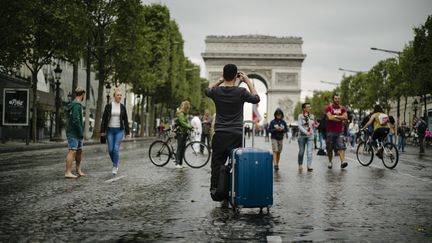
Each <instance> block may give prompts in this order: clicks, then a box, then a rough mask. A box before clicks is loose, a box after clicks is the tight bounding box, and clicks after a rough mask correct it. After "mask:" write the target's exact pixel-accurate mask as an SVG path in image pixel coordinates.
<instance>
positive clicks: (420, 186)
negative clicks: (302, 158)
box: [0, 137, 432, 242]
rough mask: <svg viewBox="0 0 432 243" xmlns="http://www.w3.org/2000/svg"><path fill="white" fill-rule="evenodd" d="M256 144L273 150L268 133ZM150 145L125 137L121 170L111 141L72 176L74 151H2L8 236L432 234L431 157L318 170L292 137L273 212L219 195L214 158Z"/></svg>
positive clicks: (1, 218)
mask: <svg viewBox="0 0 432 243" xmlns="http://www.w3.org/2000/svg"><path fill="white" fill-rule="evenodd" d="M256 144H257V146H258V147H262V148H270V143H265V142H264V139H263V138H260V137H258V138H257V139H256ZM148 146H149V141H137V142H129V143H124V144H123V145H122V154H121V163H120V173H119V174H118V175H117V176H116V177H113V176H112V175H111V174H110V172H111V164H110V162H109V157H108V155H107V153H106V148H105V146H103V145H93V146H87V147H85V150H84V160H83V170H84V172H85V173H87V176H85V177H81V178H79V179H77V180H67V179H64V178H63V173H64V158H65V155H66V149H65V148H64V149H50V150H40V151H29V152H19V153H4V154H2V155H1V156H0V166H1V170H0V178H1V179H0V197H1V204H0V241H1V242H9V241H12V242H28V241H31V242H99V241H104V242H114V241H121V242H135V241H160V242H165V241H174V242H208V241H210V242H224V241H235V242H236V241H252V242H266V241H276V242H277V241H283V242H290V241H318V242H320V241H325V242H328V241H353V242H358V241H370V242H389V241H397V242H407V241H411V242H431V241H432V161H431V159H430V157H428V156H423V157H419V156H417V155H415V153H405V154H402V155H401V161H400V164H399V165H398V166H397V167H396V169H395V170H389V169H386V168H385V167H384V166H383V165H382V163H381V162H380V161H378V160H376V159H375V160H374V162H373V163H372V165H371V166H369V167H363V166H361V165H360V164H359V163H358V162H356V161H355V160H354V158H355V155H354V154H353V153H352V152H348V156H347V157H348V162H349V166H348V167H347V169H345V170H341V169H340V167H339V166H338V163H335V165H336V166H334V167H333V169H332V170H328V169H327V159H326V157H322V156H316V155H315V156H314V162H313V167H314V171H313V172H305V171H304V172H302V173H300V172H298V170H297V150H298V149H297V143H296V142H293V143H291V144H289V143H288V142H287V141H284V150H283V154H282V162H281V166H280V171H279V172H278V173H275V174H274V205H273V207H272V208H271V210H270V214H259V209H242V210H241V212H240V213H239V214H235V213H234V212H233V211H232V210H230V209H223V208H220V207H219V203H216V202H212V201H211V199H210V197H209V193H208V191H209V178H210V166H209V165H207V166H206V167H205V168H202V169H192V168H183V169H176V168H174V164H173V163H170V164H168V165H167V166H166V167H162V168H160V167H155V166H154V165H153V164H151V162H150V161H149V159H148V156H147V154H148ZM315 152H316V151H315ZM429 152H430V151H428V153H429Z"/></svg>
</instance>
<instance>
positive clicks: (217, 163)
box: [210, 132, 242, 191]
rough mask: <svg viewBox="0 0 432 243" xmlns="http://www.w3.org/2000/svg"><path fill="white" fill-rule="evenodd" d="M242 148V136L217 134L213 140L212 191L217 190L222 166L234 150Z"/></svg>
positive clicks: (227, 133)
mask: <svg viewBox="0 0 432 243" xmlns="http://www.w3.org/2000/svg"><path fill="white" fill-rule="evenodd" d="M241 146H242V135H241V133H240V134H235V133H229V132H216V133H215V134H214V136H213V140H212V150H213V153H212V161H211V180H210V191H212V189H215V188H217V185H218V181H219V173H220V167H221V165H223V164H225V163H226V161H227V159H228V157H229V153H230V151H231V150H232V149H235V148H240V147H241Z"/></svg>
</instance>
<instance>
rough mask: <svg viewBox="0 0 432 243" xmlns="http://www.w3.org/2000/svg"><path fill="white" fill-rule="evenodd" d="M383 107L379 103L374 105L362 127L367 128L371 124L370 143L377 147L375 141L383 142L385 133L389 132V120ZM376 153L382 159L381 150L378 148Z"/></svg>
mask: <svg viewBox="0 0 432 243" xmlns="http://www.w3.org/2000/svg"><path fill="white" fill-rule="evenodd" d="M386 116H387V115H386V114H385V113H384V110H383V108H382V107H381V106H380V105H375V107H374V110H373V112H372V115H371V117H370V118H369V121H368V122H367V123H366V124H365V125H364V126H363V127H362V129H363V130H366V129H368V127H369V125H370V124H373V129H374V131H373V134H372V145H373V146H375V147H377V143H376V141H379V142H384V140H385V139H386V137H387V135H388V134H389V133H390V122H389V119H388V116H387V118H386ZM376 155H377V156H378V157H379V158H380V159H382V156H383V150H382V148H380V149H379V150H378V151H377V153H376Z"/></svg>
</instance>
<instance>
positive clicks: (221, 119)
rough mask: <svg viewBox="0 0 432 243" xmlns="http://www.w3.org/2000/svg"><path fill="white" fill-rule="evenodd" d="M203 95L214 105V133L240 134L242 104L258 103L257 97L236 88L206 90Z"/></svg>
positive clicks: (240, 88) (223, 87)
mask: <svg viewBox="0 0 432 243" xmlns="http://www.w3.org/2000/svg"><path fill="white" fill-rule="evenodd" d="M205 94H206V95H207V96H208V97H210V98H211V99H212V100H213V102H214V103H215V105H216V120H215V132H230V133H238V134H241V133H242V126H243V105H244V103H245V102H248V103H252V104H257V103H258V102H260V98H259V96H258V95H252V94H251V93H250V92H249V91H247V90H246V89H245V88H242V87H237V86H227V87H225V86H219V87H213V88H212V89H210V88H206V90H205Z"/></svg>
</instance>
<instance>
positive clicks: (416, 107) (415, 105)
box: [413, 99, 419, 117]
mask: <svg viewBox="0 0 432 243" xmlns="http://www.w3.org/2000/svg"><path fill="white" fill-rule="evenodd" d="M418 104H419V103H418V101H417V99H414V102H413V108H414V117H417V109H418Z"/></svg>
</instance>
